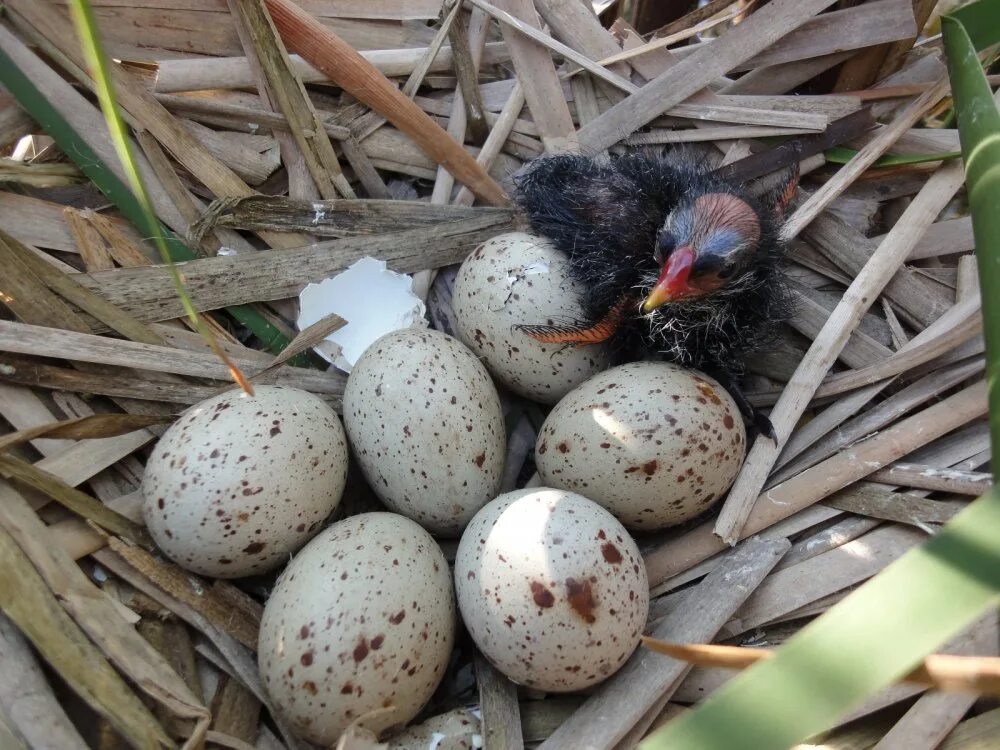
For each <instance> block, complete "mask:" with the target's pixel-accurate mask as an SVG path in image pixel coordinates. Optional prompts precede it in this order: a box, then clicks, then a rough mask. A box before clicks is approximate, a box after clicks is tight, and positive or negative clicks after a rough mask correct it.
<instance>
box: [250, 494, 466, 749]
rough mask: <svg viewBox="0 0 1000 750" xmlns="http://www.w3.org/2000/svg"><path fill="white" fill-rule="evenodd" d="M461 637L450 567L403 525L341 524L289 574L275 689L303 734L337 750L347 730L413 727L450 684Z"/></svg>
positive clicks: (418, 532)
mask: <svg viewBox="0 0 1000 750" xmlns="http://www.w3.org/2000/svg"><path fill="white" fill-rule="evenodd" d="M454 634H455V602H454V596H453V594H452V586H451V576H450V574H449V571H448V563H447V562H446V561H445V558H444V555H443V554H442V552H441V549H440V548H439V547H438V546H437V544H436V543H435V542H434V540H433V539H432V538H431V536H430V535H429V534H428V533H427V532H426V531H424V530H423V529H422V528H420V526H418V525H417V524H416V523H414V522H413V521H411V520H409V519H408V518H404V517H403V516H400V515H396V514H394V513H362V514H361V515H358V516H352V517H350V518H347V519H345V520H343V521H340V522H338V523H335V524H333V525H332V526H330V527H329V528H327V529H326V530H325V531H323V532H322V533H321V534H319V535H318V536H317V537H316V538H315V539H313V540H312V541H311V542H310V543H309V544H308V545H306V546H305V548H303V550H302V551H301V552H300V553H299V554H298V555H297V556H296V557H295V559H293V560H292V561H291V563H289V565H288V567H287V568H285V570H284V572H283V573H282V574H281V577H280V578H279V579H278V582H277V585H275V587H274V590H273V591H272V592H271V596H270V598H269V599H268V600H267V604H266V606H265V607H264V615H263V617H262V619H261V623H260V640H259V644H258V649H257V658H258V663H259V667H260V675H261V679H262V680H263V683H264V688H265V690H267V693H268V695H269V696H270V697H271V699H272V701H273V702H274V704H275V706H276V707H277V709H278V711H279V713H280V714H281V716H282V717H283V718H284V719H285V720H286V721H288V723H289V725H290V726H291V727H292V728H293V729H294V731H296V732H298V733H299V734H301V735H302V736H303V737H304V738H305V739H307V740H309V741H311V742H315V743H317V744H319V745H322V746H323V747H332V746H333V744H334V743H335V742H336V741H337V737H338V736H339V735H340V733H341V732H342V731H343V730H344V728H345V727H347V725H348V724H350V723H351V722H353V721H355V720H356V719H358V718H359V717H362V716H368V718H367V719H365V722H364V725H365V726H366V727H367V728H369V729H371V730H372V731H374V732H376V733H379V732H387V731H389V730H390V729H395V728H399V727H402V726H403V725H404V724H406V722H408V721H409V720H410V719H412V718H413V717H414V716H416V715H417V713H418V712H419V711H420V709H421V708H422V707H423V705H424V704H425V703H426V702H427V701H428V700H429V699H430V697H431V695H432V694H433V692H434V690H435V688H437V685H438V683H439V682H440V681H441V678H442V677H443V676H444V672H445V668H446V666H447V664H448V659H449V658H450V655H451V647H452V643H453V642H454Z"/></svg>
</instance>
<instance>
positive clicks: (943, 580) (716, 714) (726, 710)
mask: <svg viewBox="0 0 1000 750" xmlns="http://www.w3.org/2000/svg"><path fill="white" fill-rule="evenodd" d="M998 524H1000V492H998V491H997V490H993V492H992V493H991V494H989V495H987V496H985V497H983V498H980V499H979V500H977V501H976V502H975V503H973V504H972V505H971V506H970V507H969V508H967V509H966V510H965V511H963V512H962V513H961V514H959V515H958V516H957V517H956V518H955V519H953V520H952V522H951V523H950V524H948V526H947V527H946V528H945V529H944V530H943V531H942V532H941V533H940V534H938V536H936V537H934V538H933V539H931V540H930V541H928V542H926V543H925V544H923V545H921V546H920V547H918V548H916V549H914V550H912V551H910V552H909V553H907V554H906V555H904V556H903V557H902V558H901V559H899V560H897V561H896V562H895V563H894V564H892V565H890V566H889V567H888V568H886V569H885V570H884V571H883V572H882V573H881V574H880V575H878V576H877V577H875V578H874V579H872V580H871V581H869V582H868V583H867V584H866V585H864V586H863V587H861V588H860V589H858V590H857V591H856V592H854V593H853V594H851V595H850V596H849V597H847V598H846V599H844V600H843V601H842V602H840V603H839V604H838V605H836V606H835V607H833V608H832V609H830V610H829V611H828V612H827V613H826V614H825V615H823V616H822V617H820V618H818V619H817V620H814V621H813V622H812V623H810V624H809V625H807V626H806V627H805V628H803V629H802V630H801V631H800V632H799V633H797V634H796V635H795V636H794V637H793V638H792V639H791V640H789V641H788V642H787V643H786V644H785V645H784V646H782V647H781V648H780V649H778V651H777V655H776V656H775V657H774V658H773V659H769V660H768V661H765V662H762V663H760V664H757V665H755V666H753V667H751V668H750V669H747V670H746V671H744V672H742V673H741V674H739V675H737V676H736V677H734V678H733V679H732V680H731V681H730V682H729V683H727V684H726V685H725V686H723V687H722V688H721V689H720V690H719V691H718V692H717V693H715V694H714V695H713V696H712V697H710V698H709V699H708V700H706V701H705V702H704V703H703V704H702V705H700V706H699V707H698V708H696V709H695V710H694V711H692V712H691V713H689V714H687V715H685V716H682V717H680V718H678V719H676V720H674V721H673V722H671V723H669V724H667V725H666V726H665V727H664V728H663V729H662V730H661V731H659V732H657V733H656V734H654V735H653V736H652V737H650V738H649V739H647V740H646V741H644V742H643V743H642V744H641V745H640V746H639V747H640V750H784V749H785V748H788V747H791V746H792V745H794V744H795V743H797V742H802V741H804V740H806V739H807V738H809V737H810V736H813V735H815V734H818V733H819V732H822V731H823V730H825V729H828V728H829V727H831V726H832V725H833V724H835V723H836V721H837V719H838V718H839V717H841V716H843V715H845V714H846V713H848V712H849V711H850V710H851V709H853V708H855V707H857V706H858V705H860V704H861V703H862V702H863V701H864V700H865V698H867V697H868V696H870V695H872V694H873V693H874V692H875V691H877V690H879V689H880V688H882V687H885V686H886V685H889V684H891V683H893V682H895V681H896V680H898V679H899V678H900V677H902V676H903V675H905V674H906V673H907V672H908V671H909V670H910V669H912V668H913V667H914V666H915V665H916V664H917V663H918V662H919V661H920V660H921V659H922V658H923V657H924V656H926V655H927V654H929V653H931V652H932V651H934V650H935V649H936V648H938V647H939V646H941V644H943V643H945V642H946V641H948V640H949V639H950V638H952V637H953V636H954V635H956V634H957V633H959V632H960V631H961V630H962V629H964V628H966V627H968V626H969V625H971V624H972V623H973V622H975V620H976V619H977V618H978V617H979V616H980V615H981V614H982V612H983V611H984V610H985V609H986V608H987V607H989V606H991V605H995V604H996V603H997V602H998V601H1000V534H998V533H997V529H1000V525H998Z"/></svg>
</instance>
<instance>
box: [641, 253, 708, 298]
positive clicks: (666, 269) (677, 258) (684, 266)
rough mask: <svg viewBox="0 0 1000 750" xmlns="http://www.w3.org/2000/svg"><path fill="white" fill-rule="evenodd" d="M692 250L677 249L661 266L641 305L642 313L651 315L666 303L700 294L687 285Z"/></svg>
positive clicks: (691, 261)
mask: <svg viewBox="0 0 1000 750" xmlns="http://www.w3.org/2000/svg"><path fill="white" fill-rule="evenodd" d="M694 257H695V256H694V250H692V249H691V248H690V247H679V248H677V249H676V250H674V251H673V252H672V253H670V256H669V257H668V258H667V262H666V263H664V264H663V270H662V271H661V272H660V278H659V279H657V281H656V286H654V287H653V289H652V291H650V293H649V296H648V297H646V301H645V302H643V303H642V312H643V313H651V312H653V310H655V309H656V308H658V307H660V306H661V305H665V304H666V303H667V302H675V301H676V300H679V299H684V298H685V297H694V296H696V295H699V294H702V290H701V289H698V288H697V287H693V286H691V285H690V284H689V283H688V279H689V278H690V277H691V268H692V266H693V265H694Z"/></svg>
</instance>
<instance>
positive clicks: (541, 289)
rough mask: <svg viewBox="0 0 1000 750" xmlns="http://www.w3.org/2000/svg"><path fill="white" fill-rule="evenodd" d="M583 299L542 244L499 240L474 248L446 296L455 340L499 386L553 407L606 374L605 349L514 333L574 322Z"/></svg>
mask: <svg viewBox="0 0 1000 750" xmlns="http://www.w3.org/2000/svg"><path fill="white" fill-rule="evenodd" d="M582 294H583V290H582V288H581V287H580V285H579V284H577V283H576V282H575V281H574V280H573V279H572V278H571V277H570V275H569V268H568V262H567V259H566V256H565V255H563V254H562V253H561V252H559V251H558V250H556V249H555V248H554V247H553V246H552V244H551V243H550V242H549V241H548V240H546V239H543V238H541V237H536V236H534V235H530V234H525V233H524V232H510V233H508V234H502V235H500V236H498V237H494V238H493V239H491V240H489V241H488V242H486V243H485V244H483V245H481V246H480V247H479V248H478V249H476V251H475V252H473V253H472V254H471V255H469V257H468V258H466V259H465V262H464V263H462V267H461V268H460V269H459V271H458V276H457V277H456V278H455V286H454V290H453V292H452V307H453V309H454V311H455V318H456V325H457V329H458V330H457V333H458V336H459V338H460V339H462V341H464V342H465V343H466V344H467V345H468V346H469V347H470V348H471V349H472V350H473V351H474V352H475V353H476V354H477V355H478V356H480V357H482V359H483V361H484V362H485V363H486V366H487V367H488V368H489V370H490V372H492V373H493V375H494V376H495V377H496V378H497V380H499V381H500V382H502V383H503V384H504V385H505V386H507V387H508V388H510V389H511V390H512V391H514V392H515V393H518V394H520V395H522V396H525V397H526V398H530V399H533V400H535V401H541V402H543V403H546V404H554V403H555V402H556V401H558V400H559V399H560V398H562V397H563V396H564V395H566V394H567V393H569V391H570V390H572V389H573V388H575V387H576V386H577V385H579V384H580V383H582V382H583V381H584V380H586V379H587V378H589V377H590V376H591V375H594V374H596V373H598V372H600V371H601V370H604V369H606V368H607V367H609V366H610V363H611V358H610V353H609V350H608V348H607V347H606V346H604V345H600V344H598V345H593V346H579V347H577V346H564V345H561V344H542V343H539V342H538V341H535V340H534V339H533V338H531V337H530V336H528V335H527V334H525V333H523V332H522V331H519V330H517V329H516V328H515V326H517V325H545V324H548V325H552V324H553V323H559V322H565V321H567V320H579V319H580V318H581V317H582V316H583V308H582V306H581V304H580V299H581V296H582Z"/></svg>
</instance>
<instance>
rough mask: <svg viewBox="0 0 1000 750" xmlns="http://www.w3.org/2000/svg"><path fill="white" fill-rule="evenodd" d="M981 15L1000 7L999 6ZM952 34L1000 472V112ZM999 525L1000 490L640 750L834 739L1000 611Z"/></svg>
mask: <svg viewBox="0 0 1000 750" xmlns="http://www.w3.org/2000/svg"><path fill="white" fill-rule="evenodd" d="M979 5H981V6H984V8H985V6H987V5H990V6H992V7H993V8H994V9H995V8H997V6H998V3H996V2H990V3H986V2H982V3H979ZM979 12H981V10H980V9H976V11H975V13H979ZM992 12H993V17H992V18H990V19H988V21H989V25H990V26H992V27H996V26H997V25H998V23H1000V12H997V11H996V10H994V11H992ZM969 17H970V18H971V17H973V16H969ZM983 23H984V24H986V23H987V22H986V21H983ZM942 25H943V33H944V42H945V50H946V52H947V57H948V67H949V73H950V76H951V84H952V92H953V95H954V99H955V109H956V112H957V118H958V128H959V133H960V138H961V144H962V154H963V156H964V159H965V167H966V183H967V188H968V193H969V202H970V205H971V208H972V224H973V232H974V234H975V238H976V253H977V257H978V262H979V269H980V284H981V287H982V299H983V316H984V328H985V337H986V349H987V373H988V389H989V390H988V392H989V399H990V406H991V407H992V408H991V409H990V425H991V436H992V443H993V465H994V466H997V465H1000V464H998V459H1000V391H998V388H997V382H998V375H1000V114H998V112H997V107H996V103H995V102H994V101H993V97H992V94H991V91H990V88H989V85H988V84H987V82H986V79H985V77H984V75H983V71H982V68H981V65H980V62H979V59H978V58H977V56H976V50H975V47H973V44H972V41H971V40H970V38H969V35H968V34H967V33H966V30H965V29H964V28H963V27H962V24H961V23H960V22H959V21H957V20H955V19H954V18H948V17H945V18H944V19H943V21H942ZM977 31H978V33H977V38H978V39H979V40H980V41H982V40H983V39H988V38H990V37H989V35H988V34H987V33H986V32H987V31H988V29H985V28H984V29H978V30H977ZM998 524H1000V490H997V489H993V491H991V492H990V493H989V494H988V495H986V496H984V497H982V498H980V499H979V500H977V501H976V502H975V503H973V504H972V505H971V506H970V507H969V508H967V509H966V510H965V511H963V512H962V513H961V514H959V515H958V516H957V517H956V518H955V519H954V520H953V521H952V522H951V523H949V524H948V525H947V526H946V527H945V528H944V530H943V531H941V533H939V534H938V535H937V536H936V537H934V538H933V539H931V540H929V541H927V542H926V543H924V544H922V545H921V546H920V547H918V548H916V549H914V550H911V551H910V552H909V553H907V554H906V555H904V556H903V557H902V558H900V559H899V560H897V561H896V562H895V563H894V564H892V565H890V566H889V567H888V568H886V569H885V570H884V571H883V572H882V573H881V574H880V575H878V576H876V577H875V578H874V579H872V580H871V581H869V582H868V583H867V584H865V585H864V586H862V587H861V588H860V589H858V590H857V591H856V592H854V593H853V594H851V595H850V596H848V597H847V598H846V599H844V600H843V601H842V602H840V603H839V604H838V605H836V606H835V607H833V608H832V609H830V610H829V611H828V612H827V613H826V614H824V615H823V616H822V617H820V618H818V619H816V620H814V621H813V622H812V623H810V624H809V625H808V626H806V627H805V628H803V629H802V630H801V631H800V632H799V633H797V634H796V635H795V636H794V637H793V638H792V639H790V640H789V641H788V642H787V643H786V644H785V645H784V646H782V647H781V648H780V649H778V651H777V653H776V655H775V657H774V658H773V659H770V660H768V661H765V662H762V663H760V664H757V665H755V666H754V667H752V668H750V669H748V670H746V671H744V672H742V673H741V674H739V675H737V676H736V677H735V678H734V679H733V680H731V681H730V682H729V683H727V684H726V685H725V686H723V687H722V688H721V689H720V690H719V691H718V692H717V693H715V694H714V695H713V696H711V697H710V698H709V699H708V700H706V701H705V702H704V703H703V704H701V705H700V706H699V707H698V708H696V709H695V710H694V711H692V712H690V713H689V714H686V715H684V716H682V717H680V718H678V719H676V720H674V721H672V722H670V723H669V724H667V725H666V726H665V727H664V728H663V729H662V730H660V731H659V732H657V733H656V734H654V735H653V736H651V737H650V738H648V739H647V740H646V741H644V742H643V743H642V744H641V745H640V748H641V749H642V750H668V749H669V750H723V749H724V750H783V749H784V748H787V747H790V746H791V745H793V744H795V743H797V742H802V741H804V740H806V739H807V738H809V737H810V736H813V735H815V734H817V733H819V732H822V731H823V730H825V729H828V728H829V727H830V726H832V725H833V724H834V723H835V722H836V721H837V719H838V718H839V717H841V716H843V715H844V714H846V713H847V712H849V711H850V710H851V709H852V708H854V707H856V706H858V705H860V704H861V703H862V702H863V701H864V700H865V699H866V698H867V697H868V696H870V695H872V694H873V693H874V692H875V691H877V690H879V689H880V688H883V687H885V686H887V685H889V684H891V683H893V682H894V681H896V680H897V679H899V678H900V677H902V676H903V675H904V674H905V673H906V672H907V671H908V670H910V669H911V668H912V667H913V666H915V665H916V664H917V663H918V662H919V661H920V660H921V659H922V658H923V657H925V656H926V655H927V654H929V653H931V652H932V651H934V650H935V649H937V648H938V647H940V646H941V645H942V644H943V643H945V642H946V641H948V640H949V639H950V638H952V637H953V636H955V635H956V634H958V633H959V632H960V631H961V630H963V629H964V628H966V627H968V626H969V625H971V624H972V623H973V622H974V621H975V620H976V619H977V618H978V617H979V616H980V615H981V614H982V613H983V612H984V611H986V610H987V609H988V608H989V607H991V606H996V604H997V603H998V602H1000V532H998V529H1000V525H998Z"/></svg>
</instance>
